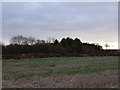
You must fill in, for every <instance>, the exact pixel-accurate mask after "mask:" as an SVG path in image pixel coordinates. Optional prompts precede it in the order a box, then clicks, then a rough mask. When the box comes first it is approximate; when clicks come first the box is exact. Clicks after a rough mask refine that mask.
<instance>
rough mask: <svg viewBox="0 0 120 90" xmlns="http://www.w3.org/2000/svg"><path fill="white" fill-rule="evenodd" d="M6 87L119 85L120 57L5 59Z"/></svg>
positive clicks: (110, 86)
mask: <svg viewBox="0 0 120 90" xmlns="http://www.w3.org/2000/svg"><path fill="white" fill-rule="evenodd" d="M2 65H3V76H2V78H3V88H8V87H15V88H16V87H20V88H21V87H26V88H31V87H32V88H34V87H36V88H37V87H39V88H47V87H50V88H51V87H53V88H54V87H56V88H57V87H59V88H63V87H67V88H68V87H71V88H72V87H77V88H78V87H79V88H82V87H84V88H86V87H93V88H94V87H95V88H96V87H107V88H112V87H113V88H114V87H115V88H116V87H118V83H117V82H118V57H116V56H114V57H113V56H108V57H51V58H37V59H21V60H3V62H2Z"/></svg>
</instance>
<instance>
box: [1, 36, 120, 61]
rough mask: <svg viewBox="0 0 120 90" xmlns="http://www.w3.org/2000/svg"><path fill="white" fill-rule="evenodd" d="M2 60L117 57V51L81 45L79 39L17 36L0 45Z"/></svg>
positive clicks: (86, 44)
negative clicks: (6, 43) (59, 39)
mask: <svg viewBox="0 0 120 90" xmlns="http://www.w3.org/2000/svg"><path fill="white" fill-rule="evenodd" d="M2 54H3V57H2V58H3V59H20V58H39V57H61V56H118V55H119V52H118V50H104V49H102V46H100V45H99V44H89V43H82V42H81V40H80V39H78V38H75V39H72V38H69V37H67V38H63V39H62V40H61V41H60V42H59V41H58V40H57V39H54V38H49V39H48V40H40V39H36V38H35V37H25V36H22V35H18V36H15V37H12V38H11V39H10V44H9V45H6V46H5V45H2Z"/></svg>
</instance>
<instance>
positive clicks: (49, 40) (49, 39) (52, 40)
mask: <svg viewBox="0 0 120 90" xmlns="http://www.w3.org/2000/svg"><path fill="white" fill-rule="evenodd" d="M54 41H55V38H53V37H49V38H48V39H47V43H54Z"/></svg>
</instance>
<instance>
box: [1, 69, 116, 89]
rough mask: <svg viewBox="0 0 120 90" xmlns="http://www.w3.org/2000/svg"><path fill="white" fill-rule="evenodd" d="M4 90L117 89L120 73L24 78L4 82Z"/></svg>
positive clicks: (109, 71) (107, 72)
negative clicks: (54, 89) (43, 89)
mask: <svg viewBox="0 0 120 90" xmlns="http://www.w3.org/2000/svg"><path fill="white" fill-rule="evenodd" d="M2 86H3V88H117V87H118V71H117V70H108V71H105V72H99V73H91V74H76V75H62V76H60V75H54V76H50V77H44V78H43V77H32V78H22V79H20V80H13V81H3V85H2Z"/></svg>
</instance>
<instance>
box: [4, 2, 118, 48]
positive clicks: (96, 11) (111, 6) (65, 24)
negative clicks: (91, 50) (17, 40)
mask: <svg viewBox="0 0 120 90" xmlns="http://www.w3.org/2000/svg"><path fill="white" fill-rule="evenodd" d="M117 23H118V3H117V2H116V3H115V2H103V3H102V2H96V3H95V2H75V3H73V2H63V3H62V2H38V3H33V2H21V3H20V2H17V3H15V2H9V3H7V2H5V3H3V4H2V26H3V30H2V40H3V42H4V43H9V40H10V38H11V37H13V36H16V35H23V36H33V37H36V38H39V39H45V40H46V39H47V38H48V37H54V38H57V39H58V40H61V39H62V38H64V37H71V38H79V39H80V40H81V41H82V42H89V43H94V42H95V43H99V44H100V45H104V44H105V43H108V44H109V45H110V47H109V48H117V47H118V45H117V44H118V24H117Z"/></svg>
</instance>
